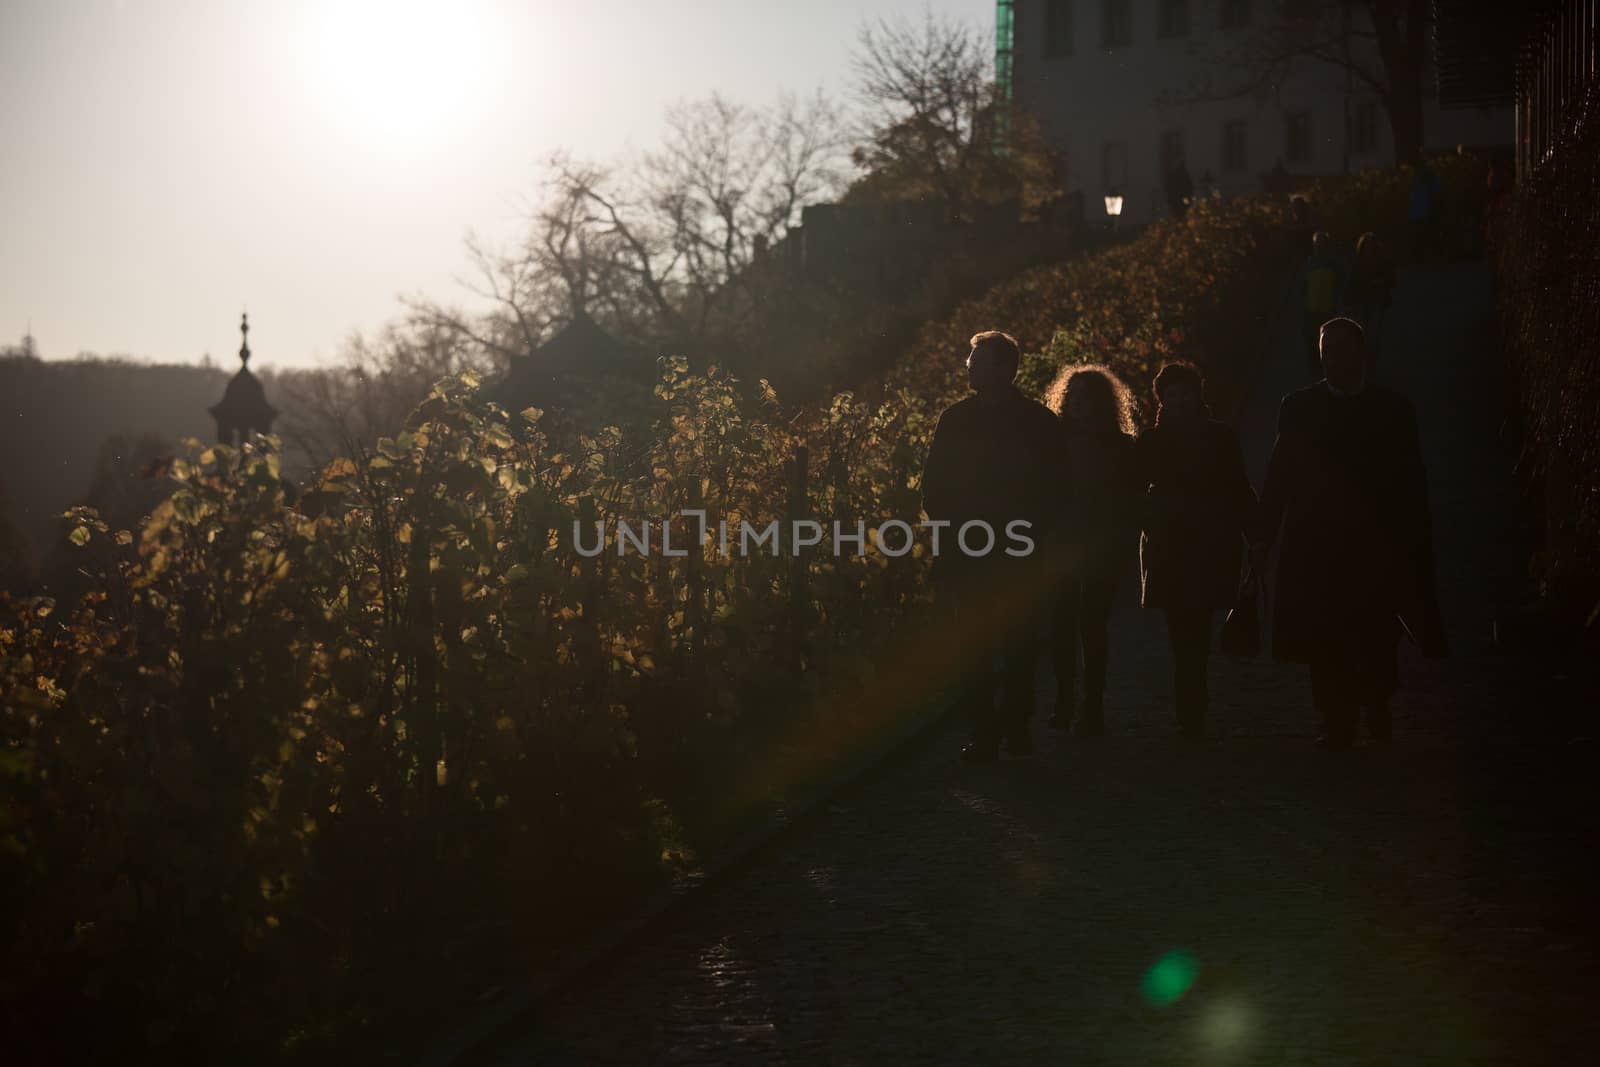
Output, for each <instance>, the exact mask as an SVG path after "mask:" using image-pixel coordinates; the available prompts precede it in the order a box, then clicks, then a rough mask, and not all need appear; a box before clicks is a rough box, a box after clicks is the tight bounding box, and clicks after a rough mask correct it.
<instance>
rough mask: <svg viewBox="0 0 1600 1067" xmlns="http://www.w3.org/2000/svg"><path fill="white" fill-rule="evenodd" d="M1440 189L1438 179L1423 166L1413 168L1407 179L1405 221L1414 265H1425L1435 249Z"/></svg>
mask: <svg viewBox="0 0 1600 1067" xmlns="http://www.w3.org/2000/svg"><path fill="white" fill-rule="evenodd" d="M1441 194H1442V186H1441V185H1440V182H1439V176H1438V175H1437V174H1435V173H1434V172H1433V168H1431V167H1429V166H1428V165H1427V164H1426V163H1419V164H1417V170H1416V174H1415V175H1414V176H1413V177H1412V179H1411V196H1410V203H1409V205H1408V206H1407V211H1406V218H1407V219H1408V220H1409V221H1410V224H1411V240H1412V242H1413V251H1414V253H1415V255H1416V257H1417V262H1418V263H1419V264H1421V263H1427V262H1428V260H1429V259H1430V258H1432V256H1433V253H1434V252H1435V251H1437V250H1438V248H1439V207H1440V196H1441Z"/></svg>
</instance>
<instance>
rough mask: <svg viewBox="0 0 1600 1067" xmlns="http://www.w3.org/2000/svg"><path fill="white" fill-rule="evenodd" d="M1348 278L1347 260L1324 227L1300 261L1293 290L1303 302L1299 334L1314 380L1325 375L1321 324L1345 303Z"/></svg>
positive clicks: (1314, 237) (1337, 311)
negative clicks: (1337, 251)
mask: <svg viewBox="0 0 1600 1067" xmlns="http://www.w3.org/2000/svg"><path fill="white" fill-rule="evenodd" d="M1348 281H1349V274H1348V271H1347V270H1346V269H1345V264H1344V260H1343V259H1341V258H1340V257H1339V256H1338V255H1336V254H1335V253H1334V251H1333V240H1332V239H1331V238H1330V237H1329V236H1328V235H1327V234H1326V233H1323V232H1321V231H1318V232H1317V233H1316V234H1314V235H1313V236H1312V238H1311V254H1310V255H1308V256H1307V257H1306V258H1305V261H1304V262H1303V263H1301V264H1300V273H1299V274H1297V275H1296V276H1295V281H1294V292H1295V295H1296V298H1297V299H1298V300H1299V302H1300V336H1301V338H1302V340H1303V341H1304V342H1305V346H1306V362H1307V363H1308V365H1309V366H1310V368H1311V380H1312V381H1316V380H1317V379H1318V378H1321V377H1322V364H1321V362H1320V360H1319V358H1318V356H1317V336H1318V333H1319V332H1320V331H1321V329H1322V324H1323V323H1325V322H1327V321H1328V320H1329V319H1331V318H1333V317H1334V316H1335V315H1337V314H1339V312H1340V311H1341V310H1342V309H1343V307H1344V298H1345V286H1346V284H1347V282H1348Z"/></svg>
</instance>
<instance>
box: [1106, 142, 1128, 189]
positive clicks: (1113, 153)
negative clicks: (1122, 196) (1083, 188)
mask: <svg viewBox="0 0 1600 1067" xmlns="http://www.w3.org/2000/svg"><path fill="white" fill-rule="evenodd" d="M1100 184H1101V185H1102V186H1103V187H1104V188H1105V189H1107V190H1108V191H1109V190H1112V189H1118V190H1120V189H1122V188H1123V186H1125V185H1127V184H1128V144H1127V142H1126V141H1107V142H1106V143H1105V144H1103V145H1101V146H1100Z"/></svg>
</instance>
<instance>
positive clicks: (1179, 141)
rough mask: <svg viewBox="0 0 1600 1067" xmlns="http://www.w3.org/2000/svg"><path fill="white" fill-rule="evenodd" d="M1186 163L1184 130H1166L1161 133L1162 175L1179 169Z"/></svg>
mask: <svg viewBox="0 0 1600 1067" xmlns="http://www.w3.org/2000/svg"><path fill="white" fill-rule="evenodd" d="M1184 163H1185V159H1184V151H1183V131H1182V130H1165V131H1163V132H1162V134H1161V176H1162V177H1163V178H1165V177H1166V176H1167V175H1168V174H1171V173H1172V172H1173V171H1175V170H1177V169H1178V168H1179V167H1181V166H1183V165H1184Z"/></svg>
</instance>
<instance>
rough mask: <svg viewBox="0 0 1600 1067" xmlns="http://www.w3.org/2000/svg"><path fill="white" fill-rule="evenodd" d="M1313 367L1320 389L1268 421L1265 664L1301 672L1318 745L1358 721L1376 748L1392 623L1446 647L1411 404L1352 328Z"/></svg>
mask: <svg viewBox="0 0 1600 1067" xmlns="http://www.w3.org/2000/svg"><path fill="white" fill-rule="evenodd" d="M1322 360H1323V363H1324V365H1325V368H1326V373H1327V377H1326V379H1325V380H1323V381H1321V382H1318V383H1317V384H1315V385H1312V386H1309V387H1307V388H1305V389H1301V390H1299V391H1297V392H1293V393H1290V394H1289V395H1288V396H1286V397H1284V398H1283V404H1282V406H1281V408H1280V409H1279V412H1278V438H1277V441H1276V442H1275V443H1274V444H1273V446H1272V459H1271V462H1270V464H1269V466H1268V468H1267V480H1266V484H1265V485H1264V486H1263V488H1262V492H1261V509H1260V512H1259V516H1258V522H1259V526H1258V527H1257V530H1256V533H1255V538H1254V540H1255V544H1254V545H1253V546H1252V555H1253V557H1254V559H1255V560H1256V561H1257V563H1260V562H1263V561H1264V560H1265V559H1266V554H1267V551H1268V548H1269V547H1270V545H1271V543H1272V541H1273V540H1275V539H1278V538H1281V542H1280V544H1279V552H1278V573H1277V582H1276V585H1275V595H1274V608H1273V619H1272V654H1273V657H1274V658H1275V659H1278V660H1282V661H1286V662H1291V663H1309V664H1310V665H1311V696H1312V700H1313V702H1314V703H1315V704H1316V707H1317V711H1318V712H1319V713H1320V715H1321V717H1322V736H1321V738H1319V743H1320V744H1323V745H1325V746H1327V747H1331V748H1348V747H1350V746H1351V745H1352V744H1353V743H1354V741H1355V732H1356V727H1357V726H1358V720H1359V717H1360V714H1361V712H1362V711H1365V712H1366V715H1367V727H1368V730H1369V731H1370V733H1371V735H1372V736H1373V737H1374V738H1375V739H1379V740H1387V739H1388V737H1389V732H1390V720H1389V696H1390V694H1392V693H1393V692H1394V689H1395V685H1396V678H1397V665H1396V658H1395V645H1396V643H1397V639H1398V636H1399V633H1400V630H1399V626H1400V624H1401V623H1400V620H1401V619H1402V618H1403V619H1404V620H1405V621H1406V623H1407V625H1409V626H1411V627H1412V628H1413V634H1414V636H1416V637H1417V638H1418V640H1419V643H1420V644H1422V646H1423V649H1424V652H1426V653H1428V654H1430V655H1432V654H1440V653H1442V651H1443V641H1444V637H1443V629H1442V627H1441V626H1440V625H1439V621H1438V620H1439V613H1438V602H1437V596H1436V592H1435V585H1434V577H1433V563H1432V541H1431V534H1430V525H1429V519H1428V490H1427V476H1426V474H1425V473H1424V470H1423V463H1422V450H1421V448H1420V446H1419V444H1418V440H1417V422H1416V416H1415V414H1414V413H1413V411H1412V407H1411V403H1410V401H1408V400H1407V399H1406V398H1405V397H1403V396H1401V395H1400V394H1399V393H1396V392H1393V391H1392V390H1389V389H1385V388H1383V387H1381V386H1378V385H1374V384H1372V383H1370V382H1368V381H1367V377H1366V368H1367V360H1368V357H1367V351H1366V343H1365V339H1364V338H1363V336H1362V332H1361V327H1360V326H1359V325H1358V324H1357V323H1356V322H1354V321H1353V320H1351V319H1343V318H1341V319H1334V320H1333V321H1331V322H1329V323H1328V324H1327V326H1325V327H1324V328H1323V331H1322ZM1280 530H1281V533H1280Z"/></svg>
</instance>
